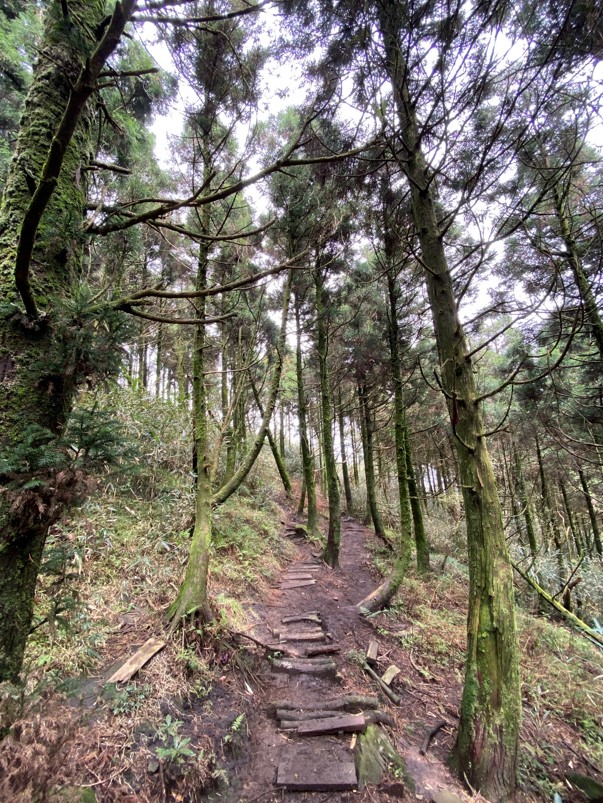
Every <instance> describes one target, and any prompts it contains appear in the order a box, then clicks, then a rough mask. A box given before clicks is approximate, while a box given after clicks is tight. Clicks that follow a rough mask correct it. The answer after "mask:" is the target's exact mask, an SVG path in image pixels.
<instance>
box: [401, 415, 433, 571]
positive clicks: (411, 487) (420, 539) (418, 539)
mask: <svg viewBox="0 0 603 803" xmlns="http://www.w3.org/2000/svg"><path fill="white" fill-rule="evenodd" d="M404 445H405V449H404V451H405V454H406V476H407V478H408V493H409V495H410V509H411V511H412V520H413V526H414V531H415V547H416V550H417V569H418V570H419V571H420V572H422V573H425V572H428V571H429V541H428V540H427V533H426V532H425V522H424V520H423V510H422V508H421V500H420V499H419V489H418V487H417V480H416V477H415V469H414V466H413V459H412V443H411V440H410V430H409V428H408V422H407V421H406V417H405V420H404Z"/></svg>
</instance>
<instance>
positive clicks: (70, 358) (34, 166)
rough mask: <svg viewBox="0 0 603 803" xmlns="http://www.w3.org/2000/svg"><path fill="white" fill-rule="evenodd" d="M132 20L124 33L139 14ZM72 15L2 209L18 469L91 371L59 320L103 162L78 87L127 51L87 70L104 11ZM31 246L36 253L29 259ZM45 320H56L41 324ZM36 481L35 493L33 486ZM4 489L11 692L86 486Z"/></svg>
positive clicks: (33, 107)
mask: <svg viewBox="0 0 603 803" xmlns="http://www.w3.org/2000/svg"><path fill="white" fill-rule="evenodd" d="M123 11H124V15H125V16H124V19H123V24H124V25H125V22H126V19H127V18H129V15H130V14H131V13H132V9H131V4H130V3H127V4H125V6H124V8H123ZM68 13H69V20H68V24H67V21H66V20H65V17H64V9H63V5H62V3H61V2H59V0H54V2H50V3H48V4H47V12H46V18H45V29H44V34H43V39H42V42H41V44H40V50H39V52H40V57H39V60H38V63H37V65H36V67H35V69H34V74H33V78H32V83H31V87H30V90H29V93H28V96H27V100H26V104H25V108H26V112H25V114H24V116H23V118H22V120H21V127H20V131H19V135H18V138H17V144H16V150H15V155H14V158H13V160H12V163H11V166H10V169H9V173H8V175H7V178H6V183H5V186H4V191H3V196H2V203H1V206H0V298H2V301H3V302H4V307H5V309H4V310H3V311H2V313H1V314H0V380H1V381H0V432H1V433H2V434H1V436H0V453H2V456H4V455H6V457H7V459H8V461H9V462H11V461H12V460H13V459H14V455H15V454H16V453H17V452H18V451H20V452H23V450H25V451H26V452H27V461H28V462H29V464H30V465H32V464H35V463H36V462H37V461H39V459H40V457H41V456H42V452H43V450H44V448H52V442H53V439H54V438H56V437H57V436H58V435H60V433H61V432H62V430H63V428H64V426H65V423H66V421H67V418H68V416H69V413H70V411H71V406H72V402H73V397H74V393H75V387H76V383H77V381H78V379H79V378H80V377H78V366H79V365H80V363H81V362H82V361H84V362H85V356H86V355H83V354H82V353H80V351H79V350H78V347H77V346H73V347H72V348H70V338H66V337H65V335H66V334H67V333H66V331H65V329H64V328H63V329H62V328H61V327H64V326H69V325H70V324H71V321H62V322H61V321H60V320H59V316H60V312H59V310H60V308H61V306H62V305H63V304H64V302H66V301H69V300H70V299H71V298H72V297H73V295H74V294H75V293H76V292H77V289H78V286H79V281H80V272H81V223H82V221H83V219H84V212H85V202H86V180H85V177H86V171H85V169H83V168H85V167H87V165H88V162H89V161H90V158H91V157H92V155H93V152H92V151H93V146H92V136H91V130H90V127H91V117H90V115H89V113H88V111H87V109H86V98H87V97H89V95H90V94H91V92H92V91H93V90H92V87H93V86H94V83H95V81H96V73H95V75H93V76H92V78H91V80H92V86H91V87H90V88H89V89H90V91H89V92H88V87H84V88H83V89H84V90H85V91H83V92H80V94H79V95H78V94H77V93H76V91H75V88H76V86H77V85H78V84H79V83H80V82H79V81H78V78H79V77H80V76H81V74H82V69H83V68H82V65H83V64H84V63H86V65H87V68H90V67H91V66H92V67H93V68H94V70H97V72H100V69H101V68H102V64H104V62H105V60H106V58H108V56H109V55H110V53H111V51H112V50H113V49H114V47H115V45H116V44H117V41H115V43H114V44H113V45H112V46H111V47H107V50H106V53H105V52H104V51H103V54H102V58H101V57H100V56H99V58H95V60H90V61H86V59H87V58H88V57H89V56H90V55H91V54H92V52H93V51H94V50H95V48H96V46H97V44H98V37H97V30H98V29H99V27H100V23H101V22H102V20H103V19H104V17H105V3H104V2H103V1H102V0H88V2H83V0H72V2H70V3H69V9H68ZM96 56H98V53H95V57H96ZM86 93H87V94H86ZM77 97H79V98H80V100H79V102H77V103H76V104H75V105H74V103H73V101H74V99H76V98H77ZM59 132H61V134H60V135H59ZM32 185H33V187H32ZM38 212H40V215H41V218H40V217H38V216H37V213H38ZM40 224H41V225H40ZM28 243H31V244H32V251H31V253H25V251H27V244H28ZM24 249H25V251H24ZM25 263H26V264H25ZM19 266H20V268H19ZM17 275H18V276H19V278H18V279H17ZM17 284H18V287H19V289H17ZM21 302H23V303H24V305H25V309H26V312H27V315H24V314H23V313H22V312H21V310H20V304H21ZM39 310H42V311H43V312H46V313H47V314H46V315H44V316H42V317H41V316H39V313H38V311H39ZM14 473H16V474H17V477H15V476H14ZM34 479H36V480H37V481H38V483H39V484H38V485H37V487H36V488H31V487H30V488H29V489H28V488H26V487H24V486H25V485H27V484H30V485H31V481H32V480H34ZM0 488H1V490H2V493H1V494H0V682H2V681H4V680H13V681H16V680H17V679H18V675H19V672H20V670H21V665H22V661H23V654H24V650H25V645H26V641H27V636H28V634H29V629H30V624H31V618H32V612H33V598H34V592H35V582H36V576H37V572H38V568H39V564H40V560H41V556H42V551H43V548H44V543H45V540H46V535H47V532H48V527H49V526H50V524H52V523H53V522H54V521H56V520H57V518H58V517H59V515H60V513H61V510H62V509H63V507H64V506H65V505H66V504H69V502H71V501H73V498H74V495H75V492H76V490H77V488H76V483H75V478H74V475H73V474H72V473H71V472H70V471H69V470H68V469H65V470H64V471H58V473H57V472H52V471H49V470H48V469H43V468H42V463H40V469H39V470H35V469H34V471H33V476H32V472H31V471H29V470H28V471H27V474H26V475H22V476H19V470H17V471H16V472H13V476H12V477H10V478H9V477H7V476H0Z"/></svg>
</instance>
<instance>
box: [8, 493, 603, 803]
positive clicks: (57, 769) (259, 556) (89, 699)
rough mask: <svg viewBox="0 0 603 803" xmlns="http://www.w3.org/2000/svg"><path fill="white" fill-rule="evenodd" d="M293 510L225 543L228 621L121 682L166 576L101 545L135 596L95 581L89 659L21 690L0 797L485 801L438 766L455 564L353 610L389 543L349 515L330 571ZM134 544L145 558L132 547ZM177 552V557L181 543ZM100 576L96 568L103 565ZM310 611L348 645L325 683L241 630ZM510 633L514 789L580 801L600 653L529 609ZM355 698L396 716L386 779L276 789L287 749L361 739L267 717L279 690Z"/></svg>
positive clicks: (459, 626)
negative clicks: (231, 593)
mask: <svg viewBox="0 0 603 803" xmlns="http://www.w3.org/2000/svg"><path fill="white" fill-rule="evenodd" d="M126 510H127V511H128V515H129V514H132V513H133V512H135V511H132V509H131V507H126ZM232 515H233V517H234V520H237V516H238V520H242V517H243V516H244V512H243V509H242V508H241V507H240V506H239V507H237V506H236V505H235V506H234V507H233V513H232ZM293 518H294V517H293V515H292V514H291V512H290V511H288V510H287V509H286V508H284V507H283V508H282V509H281V525H280V526H279V525H278V523H277V524H276V525H275V531H274V533H273V534H272V535H271V536H270V537H268V538H265V540H264V541H263V542H262V543H263V544H264V546H260V547H259V550H260V551H259V552H258V553H256V554H255V555H254V556H253V557H250V558H249V557H248V558H246V559H245V561H239V563H238V564H237V563H236V561H235V560H234V558H233V557H232V555H231V554H230V553H229V555H228V559H227V560H226V561H225V562H224V565H225V566H226V567H227V569H228V572H230V575H229V577H230V579H229V580H228V579H224V578H225V577H226V575H220V579H219V580H218V578H217V577H216V578H214V581H213V587H214V594H222V593H223V588H220V589H219V590H218V589H217V588H216V584H217V583H227V582H230V583H231V585H232V587H238V589H239V591H242V592H244V600H243V606H242V608H241V610H240V611H239V612H238V614H237V616H236V617H234V618H235V619H236V623H235V624H234V625H233V623H232V621H230V623H229V622H227V623H226V624H225V623H224V621H222V622H221V623H220V624H219V626H217V627H216V631H215V633H214V634H213V637H212V638H210V639H208V637H207V636H208V634H207V633H204V634H200V633H197V632H196V631H194V630H191V629H189V630H188V631H186V632H181V633H180V634H179V635H178V636H177V637H175V638H174V639H173V640H171V641H168V644H167V646H166V647H165V649H164V650H162V651H160V652H159V653H158V654H157V655H156V656H155V657H154V658H153V659H152V660H151V661H150V662H149V663H148V664H147V665H146V666H145V667H144V668H143V669H141V671H140V672H139V673H138V674H137V675H136V676H135V677H134V679H133V680H132V681H131V682H129V683H127V684H121V685H113V684H107V679H108V678H109V677H110V676H111V674H112V673H113V671H114V670H115V669H116V668H117V667H119V666H120V665H121V664H123V662H124V659H125V658H126V657H128V656H129V655H132V654H133V653H134V652H135V651H136V649H137V648H138V647H139V646H140V645H141V644H142V643H143V642H145V641H146V640H147V638H149V637H151V636H155V637H157V636H161V635H162V632H163V622H162V612H163V610H164V609H165V603H166V602H167V601H169V599H170V596H171V595H172V594H173V592H174V590H175V587H172V588H163V589H161V590H160V591H159V592H158V591H157V590H156V587H157V577H156V576H155V575H152V574H151V575H149V578H150V579H149V585H148V587H149V588H150V587H152V588H153V589H154V593H155V596H153V595H152V594H151V592H150V591H147V590H146V587H145V584H144V582H143V580H140V579H139V580H136V579H135V577H134V573H132V576H131V577H127V576H126V575H127V572H125V573H124V570H123V568H122V566H123V560H124V558H123V556H122V557H120V556H117V555H116V556H114V557H111V560H114V561H115V562H116V565H118V566H119V567H120V571H121V574H122V575H123V577H122V578H121V580H120V582H122V583H123V584H128V583H129V585H126V587H127V594H126V602H127V605H125V606H124V605H122V607H121V608H120V606H119V605H118V600H117V597H116V598H115V599H107V598H106V597H107V594H109V595H110V594H111V593H113V591H112V590H111V589H114V588H115V586H114V585H113V586H109V587H108V588H109V592H107V590H102V591H101V592H99V593H98V594H97V595H96V596H94V594H92V592H90V593H91V600H96V602H95V603H94V604H96V605H99V603H98V599H99V598H100V597H102V598H103V599H104V604H105V609H103V616H105V617H109V618H110V619H111V623H110V626H109V627H108V630H107V633H108V635H107V638H106V640H105V641H104V643H103V644H102V645H100V646H99V649H98V659H97V663H96V668H95V669H94V671H93V672H91V673H87V674H85V675H84V676H81V675H80V676H79V677H75V676H74V677H72V678H64V677H63V678H62V679H61V681H60V682H56V681H55V682H53V683H52V684H50V685H48V686H46V687H44V686H40V687H39V688H40V689H41V690H39V691H35V692H33V693H31V694H30V696H29V697H28V699H27V700H26V701H24V700H23V698H22V697H21V698H19V699H17V698H16V697H15V699H14V700H13V702H14V706H15V710H17V711H18V714H19V716H18V717H17V721H16V723H15V724H13V726H12V729H11V731H10V734H9V736H8V737H7V738H5V739H4V741H3V742H2V743H1V744H0V801H2V802H4V801H7V802H8V801H9V800H10V801H15V803H26V801H48V802H49V803H59V801H62V802H63V803H69V802H70V801H72V802H73V803H77V802H78V801H82V803H84V802H85V803H91V802H92V801H94V800H96V801H98V802H99V803H105V801H106V802H107V803H109V802H112V801H120V802H121V803H135V801H136V802H137V803H138V801H140V802H141V803H145V802H146V801H161V802H162V803H163V801H191V803H194V801H197V800H209V801H213V802H214V803H218V801H224V803H235V802H236V801H242V803H252V802H253V803H255V801H266V802H269V801H277V800H278V801H283V800H292V801H293V800H295V801H299V802H300V803H305V802H306V801H308V803H310V801H312V802H313V803H326V801H333V803H335V802H336V801H339V802H340V803H344V801H352V800H354V801H358V802H359V803H364V801H380V800H384V801H387V800H399V799H401V798H402V799H405V800H409V801H411V800H417V801H427V802H428V803H429V801H432V800H434V799H435V800H438V797H437V796H438V793H439V792H441V791H442V790H446V791H448V792H449V793H451V794H454V795H455V796H456V797H455V798H449V800H465V801H467V800H475V801H479V800H482V799H483V798H481V797H480V796H479V795H478V794H473V795H470V794H469V793H468V792H467V791H466V790H464V789H463V787H462V786H461V785H460V783H459V782H458V781H457V780H456V779H455V778H454V777H453V776H452V774H451V773H450V771H449V770H448V768H447V763H446V762H447V760H448V757H449V755H450V751H451V749H452V747H453V744H454V739H455V733H456V727H457V723H458V711H459V702H460V695H461V691H462V681H463V666H464V649H465V619H466V594H467V590H466V589H467V585H466V570H465V569H464V567H462V566H461V565H460V564H458V563H457V562H456V561H455V560H454V559H449V560H448V559H446V558H444V557H442V556H439V557H437V558H435V559H434V560H433V567H432V569H433V571H432V574H431V575H430V576H429V577H428V578H427V580H425V579H422V578H419V577H413V576H412V575H411V576H409V578H408V579H407V580H406V581H405V583H404V584H403V587H402V588H401V590H400V592H399V594H398V596H397V598H396V600H395V602H394V604H393V606H392V607H391V608H390V609H388V610H387V611H384V612H381V613H379V614H378V615H375V616H372V617H370V618H368V619H367V618H363V617H361V616H359V614H358V613H357V611H356V607H355V606H356V604H357V603H358V602H359V601H360V600H361V599H362V598H363V597H364V596H365V595H366V594H367V593H368V592H369V591H371V590H372V589H374V588H375V586H376V585H377V584H378V583H379V582H380V580H381V576H380V574H379V572H378V571H377V570H376V568H375V567H376V566H379V567H380V568H381V569H382V570H383V569H384V568H385V567H386V565H387V561H388V554H389V553H388V550H387V549H386V548H385V547H384V545H383V544H380V542H378V541H377V540H376V539H375V536H374V534H373V533H372V531H370V530H369V529H368V528H367V527H365V526H363V525H361V524H359V523H357V522H356V521H354V520H352V519H346V518H344V520H343V522H342V544H341V563H340V566H339V567H338V568H337V569H335V570H332V569H330V568H328V567H327V566H325V565H324V564H322V563H320V562H319V561H317V560H316V554H317V549H316V545H315V544H313V543H311V542H309V541H307V540H305V539H301V540H297V541H295V542H293V541H292V540H291V538H290V537H288V535H290V533H289V534H288V533H287V527H286V523H287V522H288V521H291V520H293ZM241 532H242V533H243V530H241ZM241 538H242V539H244V535H241ZM125 541H126V542H127V543H130V541H129V540H128V539H125ZM129 548H130V549H131V550H133V554H135V559H134V560H133V562H132V566H134V565H135V566H136V567H137V571H139V570H140V566H141V560H142V558H141V556H140V554H139V552H140V548H139V547H136V546H130V547H129ZM185 548H186V544H184V546H183V547H182V549H183V550H185ZM166 549H167V545H166ZM170 549H171V554H173V555H177V556H178V557H177V559H175V558H174V557H172V560H173V561H174V563H175V565H176V566H181V563H182V559H181V557H180V554H181V553H179V552H178V551H177V550H176V549H174V548H173V547H170ZM166 554H167V553H166ZM166 561H167V558H166ZM143 565H144V563H143ZM149 565H150V566H154V565H155V564H154V563H153V562H152V561H150V563H149ZM268 569H269V572H268V571H267V570H268ZM308 570H309V571H310V573H311V576H312V577H313V578H315V580H316V582H315V583H313V584H312V585H309V586H299V587H291V586H295V585H296V583H295V582H294V581H291V579H290V578H291V577H292V575H295V574H296V573H297V574H304V573H307V572H308ZM149 571H150V570H149ZM224 571H226V570H224ZM93 574H95V575H98V574H99V566H98V565H97V566H96V570H95V572H93V573H91V575H90V576H91V577H92V576H93ZM136 577H137V578H138V577H142V578H143V579H144V576H143V575H136ZM266 577H268V578H269V579H268V580H266ZM151 580H152V582H151ZM112 582H113V583H115V580H114V579H113V580H112ZM171 582H172V581H169V583H170V584H171ZM82 593H83V592H82ZM229 604H230V603H229ZM91 606H92V603H91ZM308 612H317V613H318V617H319V619H320V627H321V629H322V630H323V631H324V633H325V634H328V635H325V637H324V638H321V639H320V641H319V642H316V643H319V644H321V645H329V644H331V645H337V646H338V647H339V648H340V649H339V652H337V653H336V654H334V655H333V656H332V660H334V662H335V672H334V673H332V676H330V677H327V678H322V677H321V678H314V677H312V676H308V675H305V674H302V675H294V674H289V673H287V672H276V671H273V670H274V668H275V666H274V663H276V664H278V660H282V659H283V658H286V657H287V656H286V655H281V656H280V657H279V655H278V652H275V649H274V646H273V648H272V649H271V650H266V649H265V648H264V647H262V646H261V645H260V644H257V643H256V642H254V641H251V640H249V639H247V638H245V637H244V636H241V635H236V633H235V632H234V631H235V630H236V631H238V632H239V633H244V634H246V635H247V636H252V637H253V638H254V639H256V640H257V641H258V642H261V644H268V645H275V642H276V643H277V645H278V643H279V633H280V635H281V636H284V638H287V632H289V633H290V628H292V627H294V625H292V624H289V625H284V624H283V622H282V619H283V618H284V617H290V616H299V615H303V614H307V613H308ZM295 627H297V625H295ZM304 627H305V625H303V624H300V629H302V630H303V629H304ZM288 628H289V631H288ZM519 631H520V641H521V646H522V667H523V677H524V685H523V697H524V720H523V726H522V745H521V752H520V784H521V789H520V793H519V796H518V800H520V801H525V802H527V801H536V800H542V801H545V800H548V801H551V803H552V800H553V795H554V793H557V794H559V795H560V797H561V799H562V800H563V801H566V803H567V802H569V801H571V802H572V803H573V802H574V801H575V802H576V803H578V802H579V801H584V800H586V797H585V795H583V793H582V792H580V791H579V790H577V789H575V788H572V786H571V785H570V784H569V783H568V782H567V781H566V775H567V773H568V772H580V773H583V774H585V775H590V776H591V777H598V778H599V779H600V775H597V764H598V763H599V762H600V759H601V755H602V754H603V746H602V743H601V730H600V725H601V723H600V721H599V720H600V713H601V709H600V707H599V706H598V700H600V699H601V697H600V689H599V686H600V683H601V680H602V678H603V660H602V657H601V653H600V652H598V651H597V650H596V649H595V648H594V647H592V646H591V645H590V644H588V643H587V642H585V641H584V640H582V639H580V638H579V637H578V636H575V635H574V634H572V633H570V631H568V630H567V629H566V628H565V627H563V626H562V625H560V624H558V623H551V622H548V621H547V620H546V619H543V618H542V617H538V618H537V617H534V616H533V615H532V614H530V613H527V612H523V613H520V615H519ZM371 640H375V641H377V642H378V645H379V652H378V657H377V663H376V665H375V667H374V669H375V671H377V672H378V673H379V674H382V673H383V671H384V670H385V669H386V668H387V667H389V666H390V665H392V664H395V665H396V666H397V667H398V668H399V669H400V670H401V671H400V674H399V675H398V676H397V677H396V678H395V680H394V681H393V682H392V690H393V691H394V692H395V694H396V695H398V696H399V697H400V704H399V705H394V704H393V703H391V702H390V701H388V699H387V698H386V697H384V696H383V694H382V693H381V692H380V691H379V689H378V687H377V686H376V685H375V682H374V681H373V680H372V679H371V678H370V677H369V676H368V675H367V673H366V672H365V671H364V670H363V668H362V667H361V665H360V664H361V660H362V658H363V656H364V655H365V653H366V650H367V647H368V646H369V642H370V641H371ZM69 643H70V642H69V641H67V642H66V644H67V647H66V649H67V650H69V649H70V648H69ZM312 645H313V643H310V642H308V643H306V642H304V641H303V640H302V641H295V640H293V641H290V640H286V641H284V642H283V647H284V649H283V652H284V653H285V652H286V651H287V650H290V649H293V650H297V651H298V652H303V651H304V650H305V649H307V648H308V646H312ZM72 649H73V648H72ZM275 657H276V659H277V660H276V662H274V658H275ZM36 660H37V663H38V665H41V666H42V667H43V665H44V661H50V660H51V658H50V657H48V656H47V655H45V653H41V654H37V658H36ZM323 660H325V659H323ZM326 660H328V659H326ZM273 662H274V663H273ZM350 694H359V695H363V696H375V695H376V696H378V697H379V699H380V710H381V711H382V712H383V713H384V714H386V715H388V716H389V717H390V718H391V719H390V720H389V722H390V724H382V725H379V726H378V727H379V729H380V730H381V731H382V732H383V733H385V734H387V736H388V737H389V740H390V742H391V743H392V744H393V746H394V747H395V750H396V752H397V753H398V754H399V756H401V757H402V759H403V762H404V763H403V765H402V764H401V763H398V762H396V761H395V760H393V759H392V760H389V761H388V762H386V764H387V765H388V766H387V767H386V770H387V771H386V772H385V774H384V777H383V778H382V779H381V780H380V781H379V782H378V783H376V784H375V783H369V784H367V785H366V786H365V787H364V788H363V789H361V790H359V791H354V792H347V791H341V792H338V791H334V792H329V791H316V792H287V791H284V790H283V789H279V788H277V787H275V785H274V782H275V780H276V776H277V772H280V771H281V768H282V767H283V766H284V762H286V761H287V760H289V758H290V756H291V754H292V753H293V754H296V753H297V754H299V755H301V756H302V758H303V762H302V770H303V769H304V765H305V768H308V767H311V766H312V764H313V762H314V760H315V755H316V751H315V753H314V754H313V753H312V749H313V747H312V745H313V746H314V748H316V746H319V749H318V752H319V753H320V752H323V753H325V754H327V755H330V756H333V757H334V758H333V762H332V763H337V762H339V763H341V764H342V765H346V763H347V765H349V763H350V762H351V761H353V760H354V753H353V749H352V745H353V744H354V743H355V744H356V745H357V744H358V742H357V740H356V738H355V736H354V735H353V734H350V733H346V734H344V735H333V736H311V737H303V738H302V737H296V736H292V735H291V732H287V731H284V730H282V729H281V728H280V727H279V724H278V722H277V720H276V719H275V717H274V715H273V712H272V709H273V708H274V705H273V704H274V703H275V701H277V700H283V699H285V700H286V701H288V702H290V703H292V704H294V705H295V707H297V708H299V709H303V708H304V707H307V706H310V707H311V706H312V705H313V704H317V703H322V702H323V701H324V700H326V699H331V698H334V697H337V698H340V697H342V696H345V695H350ZM7 700H8V698H7V696H6V695H5V697H4V699H3V700H0V703H2V704H3V706H4V711H6V706H7ZM8 702H10V700H8ZM19 707H20V708H19ZM597 711H598V713H597ZM0 713H2V708H1V707H0ZM14 718H15V717H13V719H14ZM1 724H2V723H1V722H0V726H1ZM281 724H282V723H281ZM436 725H441V727H440V729H439V730H438V732H437V734H436V735H435V736H434V737H433V739H432V740H431V742H430V744H429V746H428V749H427V750H426V752H425V754H423V752H422V748H424V747H425V738H426V735H427V733H428V732H429V731H431V730H432V729H433V728H434V727H435V726H436ZM308 751H310V752H308ZM313 756H314V757H313Z"/></svg>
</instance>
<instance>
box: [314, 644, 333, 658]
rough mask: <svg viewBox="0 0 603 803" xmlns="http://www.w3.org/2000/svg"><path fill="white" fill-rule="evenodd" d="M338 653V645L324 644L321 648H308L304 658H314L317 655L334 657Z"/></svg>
mask: <svg viewBox="0 0 603 803" xmlns="http://www.w3.org/2000/svg"><path fill="white" fill-rule="evenodd" d="M338 652H341V647H340V646H339V644H325V645H323V646H321V647H308V649H307V650H306V656H307V657H308V658H314V657H316V656H317V655H335V654H336V653H338Z"/></svg>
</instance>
